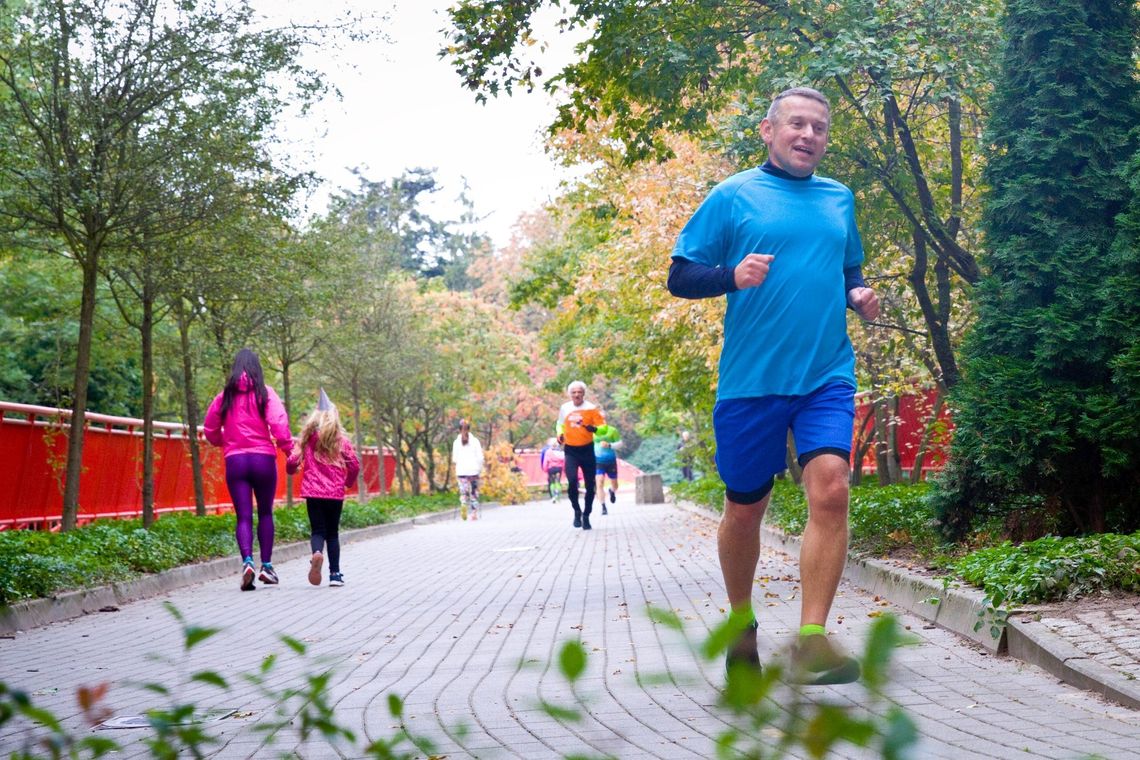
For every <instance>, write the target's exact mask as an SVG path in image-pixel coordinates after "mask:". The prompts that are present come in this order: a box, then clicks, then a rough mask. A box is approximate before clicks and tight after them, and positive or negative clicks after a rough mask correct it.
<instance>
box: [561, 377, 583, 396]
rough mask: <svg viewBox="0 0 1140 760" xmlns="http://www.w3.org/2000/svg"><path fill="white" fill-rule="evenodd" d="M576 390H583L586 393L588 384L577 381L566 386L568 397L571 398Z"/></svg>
mask: <svg viewBox="0 0 1140 760" xmlns="http://www.w3.org/2000/svg"><path fill="white" fill-rule="evenodd" d="M575 388H581V389H582V390H583V391H585V390H586V384H585V383H583V382H582V381H581V380H575V381H574V382H572V383H570V384H569V385H567V386H566V395H567V396H569V395H570V394H571V393H573V392H574V389H575Z"/></svg>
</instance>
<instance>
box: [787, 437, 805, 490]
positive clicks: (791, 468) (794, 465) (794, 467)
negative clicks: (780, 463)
mask: <svg viewBox="0 0 1140 760" xmlns="http://www.w3.org/2000/svg"><path fill="white" fill-rule="evenodd" d="M787 441H788V445H787V448H786V449H785V450H784V464H786V465H787V466H788V473H789V474H790V475H791V476H792V482H793V483H795V484H796V485H797V486H798V485H799V484H800V483H802V482H803V480H804V468H802V467H800V463H799V462H798V461H797V456H798V455H797V454H796V440H795V438H794V437H793V436H792V429H791V428H788V434H787Z"/></svg>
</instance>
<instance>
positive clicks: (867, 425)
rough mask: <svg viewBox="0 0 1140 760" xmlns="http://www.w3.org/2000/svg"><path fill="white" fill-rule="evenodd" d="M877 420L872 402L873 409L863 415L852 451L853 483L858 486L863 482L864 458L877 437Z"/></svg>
mask: <svg viewBox="0 0 1140 760" xmlns="http://www.w3.org/2000/svg"><path fill="white" fill-rule="evenodd" d="M874 421H875V408H874V405H873V404H872V406H871V409H870V410H868V412H867V414H866V416H864V417H863V422H862V423H861V424H860V425H859V430H857V431H856V433H855V446H854V451H853V452H852V460H851V461H852V462H854V464H852V465H851V485H853V486H857V485H861V484H862V483H863V460H864V459H866V457H867V449H868V448H870V446H871V444H872V442H873V441H874V439H875V436H874V433H873V430H874V427H873V424H872V423H874Z"/></svg>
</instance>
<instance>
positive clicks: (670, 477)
mask: <svg viewBox="0 0 1140 760" xmlns="http://www.w3.org/2000/svg"><path fill="white" fill-rule="evenodd" d="M680 442H681V439H680V438H679V437H678V436H675V435H655V436H651V437H649V438H646V439H645V440H643V441H642V442H641V445H640V446H638V447H637V451H635V452H633V453H632V454H631V455H630V456H629V458H628V459H627V461H628V462H629V463H630V464H632V465H633V466H634V467H636V468H638V469H639V470H641V471H642V472H652V473H657V474H659V475H661V481H662V482H663V483H665V485H668V486H670V487H671V486H672V485H673V484H675V483H680V482H681V481H683V480H684V478H682V477H681V465H680V464H679V463H678V462H677V444H678V443H680Z"/></svg>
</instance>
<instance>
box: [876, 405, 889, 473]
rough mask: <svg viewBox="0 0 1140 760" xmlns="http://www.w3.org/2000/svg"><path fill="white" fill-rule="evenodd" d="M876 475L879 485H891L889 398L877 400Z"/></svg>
mask: <svg viewBox="0 0 1140 760" xmlns="http://www.w3.org/2000/svg"><path fill="white" fill-rule="evenodd" d="M874 409H875V476H876V477H877V478H878V480H879V485H881V486H885V485H890V482H891V474H890V467H889V466H888V465H887V459H888V456H889V454H888V450H889V447H888V444H887V436H888V435H889V430H888V428H887V416H888V415H889V414H890V412H889V410H888V409H887V400H886V399H885V398H882V399H878V400H877V401H875V407H874Z"/></svg>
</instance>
